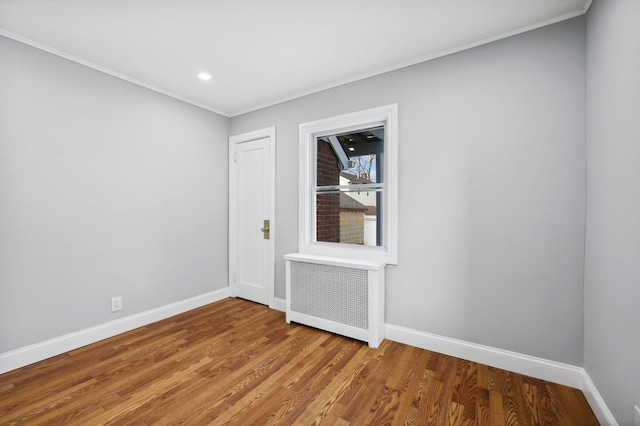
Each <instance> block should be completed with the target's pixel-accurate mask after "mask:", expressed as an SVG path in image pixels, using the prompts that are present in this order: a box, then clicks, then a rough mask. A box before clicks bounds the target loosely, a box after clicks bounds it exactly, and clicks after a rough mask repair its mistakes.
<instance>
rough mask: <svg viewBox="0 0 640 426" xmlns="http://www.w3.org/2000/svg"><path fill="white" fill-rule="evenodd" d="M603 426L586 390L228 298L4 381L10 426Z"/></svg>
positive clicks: (1, 412) (1, 388)
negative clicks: (369, 338) (350, 333)
mask: <svg viewBox="0 0 640 426" xmlns="http://www.w3.org/2000/svg"><path fill="white" fill-rule="evenodd" d="M14 424H64V425H87V424H91V425H125V424H158V425H164V424H166V425H174V424H198V425H208V424H213V425H221V424H223V425H224V424H229V425H298V424H302V425H307V424H314V425H316V424H321V425H325V424H326V425H332V426H333V425H340V426H347V425H351V426H360V425H370V424H384V425H387V424H389V425H436V426H440V425H512V424H513V425H515V424H517V425H555V424H563V425H576V426H577V425H580V426H590V425H597V424H598V422H597V420H596V418H595V416H594V415H593V412H592V411H591V409H590V408H589V405H588V403H587V401H586V399H585V397H584V395H583V394H582V393H581V392H580V391H579V390H577V389H572V388H568V387H565V386H561V385H558V384H555V383H549V382H545V381H542V380H539V379H535V378H531V377H526V376H521V375H518V374H515V373H512V372H509V371H505V370H501V369H497V368H494V367H489V366H486V365H482V364H477V363H473V362H470V361H466V360H461V359H458V358H453V357H449V356H446V355H443V354H438V353H435V352H430V351H425V350H422V349H418V348H415V347H411V346H407V345H403V344H399V343H395V342H390V341H388V340H385V341H383V342H382V344H381V346H380V348H378V349H371V348H369V347H368V346H367V345H366V343H363V342H359V341H355V340H352V339H349V338H346V337H343V336H338V335H334V334H330V333H326V332H323V331H320V330H316V329H313V328H309V327H305V326H301V325H297V324H286V322H285V321H284V314H283V313H282V312H278V311H274V310H270V309H269V308H267V307H265V306H262V305H258V304H255V303H252V302H247V301H245V300H241V299H226V300H223V301H220V302H216V303H213V304H211V305H207V306H204V307H201V308H198V309H194V310H192V311H189V312H186V313H184V314H181V315H178V316H175V317H172V318H168V319H166V320H163V321H159V322H157V323H154V324H150V325H147V326H144V327H140V328H139V329H136V330H132V331H130V332H127V333H123V334H121V335H118V336H114V337H113V338H110V339H106V340H103V341H100V342H97V343H95V344H93V345H89V346H86V347H83V348H79V349H77V350H74V351H71V352H69V353H66V354H62V355H60V356H57V357H54V358H51V359H48V360H44V361H42V362H39V363H36V364H33V365H30V366H27V367H24V368H21V369H18V370H14V371H11V372H8V373H6V374H3V375H0V425H3V426H4V425H14Z"/></svg>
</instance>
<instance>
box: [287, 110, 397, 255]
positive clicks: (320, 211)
mask: <svg viewBox="0 0 640 426" xmlns="http://www.w3.org/2000/svg"><path fill="white" fill-rule="evenodd" d="M396 117H397V105H390V106H386V107H380V108H375V109H371V110H367V111H361V112H357V113H353V114H347V115H342V116H339V117H333V118H328V119H324V120H320V121H314V122H311V123H305V124H301V125H300V218H299V219H300V220H299V223H300V232H299V235H300V241H299V250H300V252H301V253H307V254H318V255H327V256H334V257H347V258H354V259H362V260H377V261H383V262H385V263H390V264H397V183H396V182H397V177H396V174H397V166H396V165H397V124H396V122H397V118H396Z"/></svg>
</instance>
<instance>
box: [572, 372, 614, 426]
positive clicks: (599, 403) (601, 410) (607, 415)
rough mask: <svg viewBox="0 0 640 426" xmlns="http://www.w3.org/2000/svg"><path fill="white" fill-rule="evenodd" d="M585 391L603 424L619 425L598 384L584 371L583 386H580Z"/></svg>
mask: <svg viewBox="0 0 640 426" xmlns="http://www.w3.org/2000/svg"><path fill="white" fill-rule="evenodd" d="M580 389H581V390H582V392H583V393H584V396H585V398H587V402H589V405H590V406H591V409H592V410H593V413H594V414H595V415H596V417H597V419H598V421H599V422H600V424H602V425H609V426H618V422H617V421H616V419H615V418H614V417H613V414H612V413H611V411H609V407H607V404H606V403H605V402H604V399H602V396H601V395H600V392H598V389H596V385H595V384H594V383H593V381H592V380H591V377H589V375H588V374H587V372H586V371H585V372H584V377H583V383H582V387H581V388H580Z"/></svg>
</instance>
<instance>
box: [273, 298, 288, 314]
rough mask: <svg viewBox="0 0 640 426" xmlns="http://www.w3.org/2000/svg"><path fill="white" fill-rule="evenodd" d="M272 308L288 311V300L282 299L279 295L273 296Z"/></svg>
mask: <svg viewBox="0 0 640 426" xmlns="http://www.w3.org/2000/svg"><path fill="white" fill-rule="evenodd" d="M269 307H270V308H271V309H275V310H276V311H281V312H286V311H287V301H286V300H285V299H281V298H279V297H274V298H273V303H272V304H271V306H269Z"/></svg>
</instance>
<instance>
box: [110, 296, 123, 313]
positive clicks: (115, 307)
mask: <svg viewBox="0 0 640 426" xmlns="http://www.w3.org/2000/svg"><path fill="white" fill-rule="evenodd" d="M121 310H122V296H116V297H112V298H111V312H115V311H121Z"/></svg>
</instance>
